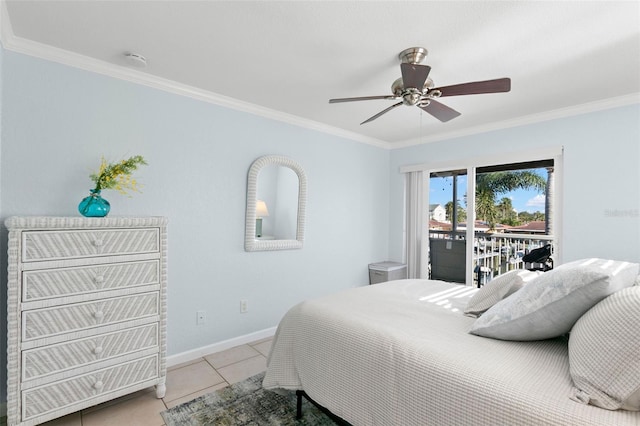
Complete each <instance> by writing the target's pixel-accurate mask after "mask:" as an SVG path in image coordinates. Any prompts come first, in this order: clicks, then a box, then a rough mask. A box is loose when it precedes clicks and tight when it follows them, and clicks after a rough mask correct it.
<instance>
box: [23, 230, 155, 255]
mask: <svg viewBox="0 0 640 426" xmlns="http://www.w3.org/2000/svg"><path fill="white" fill-rule="evenodd" d="M22 250H23V253H22V261H23V262H33V261H43V260H61V259H73V258H82V257H94V256H103V255H115V254H121V255H122V254H139V253H156V252H159V250H160V239H159V229H158V228H142V229H108V230H104V229H92V230H82V231H80V230H77V231H76V230H65V231H27V232H23V233H22Z"/></svg>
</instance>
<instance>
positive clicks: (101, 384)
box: [93, 380, 104, 390]
mask: <svg viewBox="0 0 640 426" xmlns="http://www.w3.org/2000/svg"><path fill="white" fill-rule="evenodd" d="M103 386H104V383H102V380H98V381H97V382H95V383H94V384H93V388H94V389H95V390H100V389H102V387H103Z"/></svg>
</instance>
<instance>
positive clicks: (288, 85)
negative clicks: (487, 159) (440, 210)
mask: <svg viewBox="0 0 640 426" xmlns="http://www.w3.org/2000/svg"><path fill="white" fill-rule="evenodd" d="M5 5H6V8H3V17H4V18H3V19H4V20H3V24H2V37H3V45H4V46H5V47H6V48H8V49H10V50H16V51H22V52H26V53H31V54H36V55H39V56H47V55H46V54H44V53H43V52H46V51H47V50H50V51H51V52H55V53H52V54H51V55H49V56H50V57H49V59H51V58H53V59H54V60H55V59H56V58H63V57H64V56H65V55H67V53H69V52H71V56H69V55H67V56H68V57H72V58H76V59H75V60H76V61H77V62H78V63H79V64H83V65H80V66H84V67H85V68H87V67H88V68H90V67H91V66H90V65H87V64H91V63H94V64H100V63H102V64H104V63H107V64H108V66H109V67H111V68H110V69H112V70H114V69H118V68H120V67H127V64H126V63H125V61H124V56H123V53H124V52H128V51H129V52H136V53H139V54H142V55H144V56H145V57H146V58H147V61H148V65H147V67H146V68H144V69H142V70H139V71H135V70H134V71H132V70H130V69H129V68H126V70H127V72H128V73H129V74H128V75H132V74H131V73H137V74H138V75H139V76H142V77H145V76H146V77H149V78H151V79H154V78H155V79H156V81H169V82H176V84H179V85H180V87H182V88H187V90H186V92H191V93H198V92H199V93H200V94H201V95H202V94H203V93H204V94H208V96H209V98H210V99H213V100H214V101H216V99H218V100H223V101H225V102H227V104H231V105H235V106H237V107H239V108H240V109H243V108H244V109H246V110H249V111H252V110H253V111H258V112H262V113H265V114H266V115H269V114H271V115H273V116H281V117H285V118H287V119H291V120H292V121H294V122H296V120H298V122H299V123H304V124H305V125H310V126H311V127H314V126H315V127H316V128H321V129H325V130H328V131H330V132H334V133H337V134H341V132H342V134H344V135H347V136H350V137H353V138H354V139H356V140H361V141H364V142H371V143H377V144H379V145H382V146H387V147H399V146H406V145H410V144H414V143H420V142H428V141H431V140H437V139H439V138H446V137H451V136H455V135H459V134H464V133H472V132H476V131H481V130H486V129H490V128H495V127H500V126H508V125H510V123H511V125H513V123H518V122H526V121H531V120H535V119H545V118H549V117H554V116H557V115H558V114H560V115H561V114H562V113H565V114H566V113H570V112H571V111H584V110H585V109H587V110H588V109H589V108H592V107H593V108H594V109H597V108H600V107H602V105H616V104H620V103H621V104H625V103H631V102H637V99H638V94H639V93H640V2H638V1H622V2H619V1H579V2H578V1H549V2H546V1H493V2H489V1H421V2H403V1H392V2H389V1H352V2H346V1H323V2H309V1H286V2H275V1H257V2H254V1H250V2H249V1H198V2H195V1H183V0H173V1H93V0H91V1H89V0H85V1H78V0H76V1H56V0H47V1H12V0H10V1H7V2H6V3H5ZM7 13H8V16H7ZM41 44H44V45H46V46H44V47H43V46H42V45H41ZM30 46H31V47H30ZM33 46H38V48H34V47H33ZM414 46H422V47H425V48H427V49H428V50H429V55H428V56H427V58H426V60H425V61H424V62H423V63H424V64H427V65H430V66H431V68H432V70H431V74H430V77H431V78H433V80H434V81H435V84H436V86H445V85H450V84H456V83H464V82H469V81H478V80H487V79H494V78H500V77H510V78H511V80H512V90H511V92H509V93H500V94H487V95H471V96H458V97H448V98H443V99H442V100H441V102H442V103H445V104H446V105H448V106H450V107H452V108H454V109H456V110H458V111H460V112H461V113H462V116H460V117H458V118H456V119H454V120H452V121H450V122H448V123H441V122H439V121H438V120H436V119H435V118H433V117H432V116H430V115H428V114H426V113H423V112H421V110H420V109H418V108H416V107H408V106H402V107H400V108H396V109H394V110H392V111H390V112H389V113H387V114H385V115H384V116H382V117H380V118H379V119H377V120H375V121H373V122H371V123H368V124H365V125H360V124H359V123H360V122H362V121H364V120H365V119H366V118H368V117H370V116H372V115H373V114H375V113H377V112H379V111H381V110H383V109H384V108H386V107H387V106H390V105H391V104H392V103H394V101H386V100H375V101H365V102H351V103H341V104H329V103H328V99H329V98H336V97H355V96H369V95H388V94H391V88H390V86H391V83H392V82H393V81H394V80H395V79H396V78H398V77H400V66H399V60H398V57H397V55H398V53H399V52H400V51H401V50H403V49H405V48H408V47H414ZM30 51H31V52H30ZM80 55H81V56H80ZM85 57H86V58H85ZM78 58H83V59H82V60H80V59H78ZM92 58H93V59H92ZM61 61H62V60H61ZM92 61H93V62H92ZM63 62H64V61H63ZM67 62H69V60H68V59H67ZM71 62H73V61H71ZM122 69H125V68H122ZM140 73H143V74H140ZM116 74H117V73H116ZM212 94H213V95H212ZM220 95H221V96H220ZM205 97H206V96H205ZM225 102H222V101H221V103H223V104H224V103H225ZM219 103H220V102H219Z"/></svg>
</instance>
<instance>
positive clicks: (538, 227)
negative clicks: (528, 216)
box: [506, 220, 545, 234]
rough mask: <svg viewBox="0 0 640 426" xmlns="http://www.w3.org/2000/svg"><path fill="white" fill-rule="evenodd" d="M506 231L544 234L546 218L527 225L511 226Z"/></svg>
mask: <svg viewBox="0 0 640 426" xmlns="http://www.w3.org/2000/svg"><path fill="white" fill-rule="evenodd" d="M506 231H507V232H510V233H512V234H544V233H545V222H544V220H534V221H532V222H529V223H527V224H525V225H520V226H510V227H509V228H508V229H507V230H506Z"/></svg>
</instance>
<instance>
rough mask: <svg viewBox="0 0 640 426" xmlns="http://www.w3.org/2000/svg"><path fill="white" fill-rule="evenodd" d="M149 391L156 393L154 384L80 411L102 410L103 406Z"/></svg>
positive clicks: (86, 412)
mask: <svg viewBox="0 0 640 426" xmlns="http://www.w3.org/2000/svg"><path fill="white" fill-rule="evenodd" d="M150 392H153V395H155V394H156V388H155V386H154V387H149V388H146V389H142V390H139V391H136V392H133V393H130V394H127V395H123V396H121V397H119V398H116V399H112V400H111V401H106V402H103V403H102V404H98V405H94V406H93V407H89V408H85V409H84V410H82V413H83V414H88V413H90V412H92V411H96V410H102V409H103V408H106V407H110V406H112V405H116V404H120V403H122V402H124V401H126V400H128V399H133V398H137V397H139V396H141V395H144V394H145V393H150Z"/></svg>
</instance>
